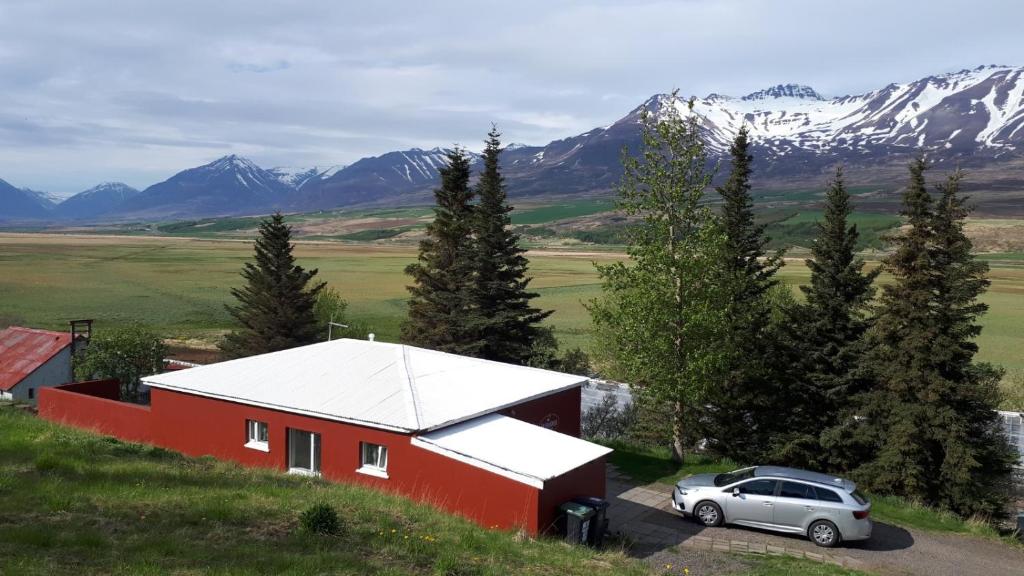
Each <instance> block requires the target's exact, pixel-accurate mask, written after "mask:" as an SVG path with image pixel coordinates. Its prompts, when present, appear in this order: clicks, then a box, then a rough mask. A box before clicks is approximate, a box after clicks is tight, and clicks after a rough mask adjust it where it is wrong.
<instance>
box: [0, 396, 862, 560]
mask: <svg viewBox="0 0 1024 576" xmlns="http://www.w3.org/2000/svg"><path fill="white" fill-rule="evenodd" d="M0 430H3V434H2V435H0V495H2V497H3V499H4V506H3V508H2V509H0V573H2V574H5V575H15V574H45V575H47V576H59V575H62V574H69V575H76V576H77V575H78V574H83V573H84V574H96V573H109V574H131V575H139V574H197V573H202V574H313V573H317V574H327V573H330V574H452V575H455V574H458V575H475V574H480V575H484V574H495V575H501V576H504V575H507V574H551V575H553V574H566V575H569V574H580V575H587V576H597V575H601V574H623V575H629V574H637V575H639V574H650V573H657V574H680V573H681V572H682V570H681V569H682V568H683V567H682V566H674V567H673V568H671V569H665V568H664V567H657V568H653V569H652V567H649V566H647V565H646V564H643V563H641V562H639V561H636V560H633V559H630V558H628V557H627V556H625V555H624V554H623V553H622V552H621V551H611V552H605V553H599V552H594V551H592V550H590V549H586V548H579V547H569V546H565V545H563V544H561V543H559V542H557V541H554V540H547V539H542V540H538V541H534V540H529V539H521V538H516V537H515V536H514V535H513V534H509V533H506V532H497V531H488V530H482V529H480V528H478V527H477V526H475V525H473V524H471V523H469V522H467V521H464V520H462V519H459V518H456V517H453V516H449V515H445V514H441V513H439V512H436V511H435V510H433V509H432V508H430V507H428V506H424V505H419V504H413V503H410V502H409V501H407V500H405V499H402V498H399V497H395V496H391V495H387V494H384V493H380V492H376V491H373V490H369V489H365V488H360V487H354V486H346V485H339V484H330V483H327V482H323V481H320V480H316V479H311V478H303V477H296V476H288V475H284V474H278V473H274V472H269V471H262V470H250V469H244V468H241V467H238V466H235V465H231V464H227V463H222V462H217V461H215V460H213V459H211V458H200V459H191V458H185V457H182V456H180V455H177V454H175V453H172V452H168V451H166V450H162V449H159V448H152V447H147V446H142V445H137V444H125V443H121V442H118V441H116V440H113V439H110V438H103V437H100V436H96V435H93V434H89V433H86V432H81V431H77V430H73V429H69V428H64V427H61V426H56V425H53V424H49V423H47V422H44V421H42V420H39V419H37V418H35V417H33V416H31V415H29V414H27V413H25V412H23V411H20V410H15V409H12V408H10V407H2V408H0ZM313 502H327V503H329V504H331V505H332V506H334V507H335V508H336V509H338V510H339V513H340V516H341V518H342V519H343V521H344V527H345V529H344V531H343V533H342V534H341V535H339V536H337V537H319V536H311V535H307V534H304V533H302V532H301V531H300V530H299V527H298V522H297V518H298V514H299V512H300V511H302V510H303V509H304V508H306V507H307V506H309V505H310V504H311V503H313ZM745 562H746V563H748V564H749V570H748V571H747V572H745V574H747V575H748V576H773V575H776V574H803V575H809V576H810V575H814V576H817V575H820V576H833V575H842V574H849V575H854V574H856V573H855V572H850V571H846V570H841V569H838V568H834V567H831V566H825V565H819V564H813V563H809V562H796V561H793V560H792V559H779V558H753V557H751V558H748V559H746V560H745Z"/></svg>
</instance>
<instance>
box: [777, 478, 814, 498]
mask: <svg viewBox="0 0 1024 576" xmlns="http://www.w3.org/2000/svg"><path fill="white" fill-rule="evenodd" d="M779 496H781V497H783V498H800V499H802V500H817V496H815V494H814V486H808V485H807V484H800V483H798V482H783V483H782V488H781V489H779Z"/></svg>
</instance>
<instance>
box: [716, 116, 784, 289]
mask: <svg viewBox="0 0 1024 576" xmlns="http://www.w3.org/2000/svg"><path fill="white" fill-rule="evenodd" d="M729 156H730V158H731V167H730V169H729V178H728V179H727V180H726V181H725V184H723V185H722V186H719V187H718V188H717V191H718V194H719V195H720V196H721V197H722V200H723V204H722V225H723V226H724V227H725V234H726V238H727V247H728V258H729V261H730V263H729V265H730V266H731V267H732V269H733V270H735V271H736V272H738V273H739V275H740V278H742V279H744V282H743V283H742V284H741V285H740V291H739V294H738V295H737V299H738V300H741V301H742V300H752V299H755V298H757V297H758V296H761V295H763V294H764V293H765V292H767V291H768V290H769V289H770V288H771V287H772V286H774V285H775V284H776V280H775V279H774V276H775V273H776V272H778V270H779V268H781V267H782V264H783V261H782V253H781V252H777V253H775V254H773V255H771V256H768V255H767V251H766V250H765V246H767V244H768V241H769V240H770V238H768V237H767V236H766V235H765V232H764V231H765V227H766V225H765V224H758V223H757V222H756V220H755V219H754V198H753V196H752V195H751V193H750V191H751V184H750V176H751V174H753V168H752V166H751V163H752V162H753V161H754V157H753V156H752V155H751V154H750V139H749V133H748V132H747V127H746V126H743V127H741V128H740V131H739V132H738V133H737V134H736V137H735V138H734V139H733V141H732V144H731V145H730V146H729Z"/></svg>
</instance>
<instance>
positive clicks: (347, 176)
mask: <svg viewBox="0 0 1024 576" xmlns="http://www.w3.org/2000/svg"><path fill="white" fill-rule="evenodd" d="M448 152H449V149H445V148H434V149H431V150H421V149H419V148H412V149H411V150H402V151H398V152H388V153H387V154H383V155H381V156H375V157H372V158H363V159H362V160H359V161H358V162H355V163H354V164H351V165H349V166H347V167H346V168H345V169H344V170H340V171H338V172H337V173H336V174H334V175H333V176H331V177H329V178H326V179H324V180H322V181H320V182H316V183H312V182H311V183H309V184H307V185H306V186H305V187H304V188H303V189H300V190H299V191H298V193H297V194H296V195H295V197H294V200H293V203H292V206H293V207H294V208H296V209H316V208H333V207H336V206H346V205H351V204H359V203H364V202H373V201H376V200H382V199H388V198H394V197H396V196H407V195H408V194H409V193H413V192H419V193H425V192H427V191H429V190H430V189H431V188H432V187H433V186H435V185H436V183H437V182H438V174H439V173H438V170H439V169H440V168H441V167H442V166H444V165H445V162H446V160H445V156H446V155H447V154H448ZM470 156H472V157H473V159H474V161H475V159H476V158H478V155H476V154H474V153H470Z"/></svg>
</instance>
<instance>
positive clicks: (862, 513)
mask: <svg viewBox="0 0 1024 576" xmlns="http://www.w3.org/2000/svg"><path fill="white" fill-rule="evenodd" d="M870 513H871V511H870V510H854V511H853V517H854V518H856V519H857V520H863V519H865V518H867V517H868V514H870Z"/></svg>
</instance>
